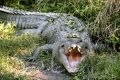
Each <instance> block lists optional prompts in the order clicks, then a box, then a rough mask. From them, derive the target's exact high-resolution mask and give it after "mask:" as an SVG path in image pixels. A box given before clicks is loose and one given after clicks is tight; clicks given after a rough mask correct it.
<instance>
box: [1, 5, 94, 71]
mask: <svg viewBox="0 0 120 80" xmlns="http://www.w3.org/2000/svg"><path fill="white" fill-rule="evenodd" d="M0 21H2V22H5V23H6V22H10V23H15V24H16V25H17V28H19V29H20V31H19V33H22V34H24V33H29V34H32V35H41V36H43V37H45V38H46V39H47V43H46V44H45V45H43V46H40V47H38V48H36V49H35V50H34V52H33V56H31V57H30V58H29V59H30V60H36V58H37V56H38V55H39V53H40V52H41V51H43V50H45V51H47V50H50V51H52V56H53V57H52V64H53V62H54V59H57V60H58V61H59V62H60V63H61V64H62V65H63V66H64V67H65V69H66V70H67V71H68V72H69V73H74V72H77V71H78V70H79V65H80V64H81V62H83V61H84V60H85V59H86V56H87V55H88V54H91V53H94V49H93V43H92V42H91V39H90V36H89V33H88V30H87V28H86V26H85V24H84V23H83V22H82V21H81V20H80V19H78V18H76V17H74V16H73V15H71V14H65V13H50V12H49V13H41V12H32V11H24V10H18V9H14V8H9V7H5V6H2V7H0Z"/></svg>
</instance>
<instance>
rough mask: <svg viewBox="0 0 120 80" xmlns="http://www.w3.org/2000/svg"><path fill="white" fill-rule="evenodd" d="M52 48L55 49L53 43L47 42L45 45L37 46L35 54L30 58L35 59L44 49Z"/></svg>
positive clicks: (30, 59)
mask: <svg viewBox="0 0 120 80" xmlns="http://www.w3.org/2000/svg"><path fill="white" fill-rule="evenodd" d="M52 49H53V45H52V44H45V45H43V46H40V47H38V48H36V49H35V51H34V52H33V56H32V57H30V58H29V61H35V60H36V59H37V57H38V55H39V53H40V52H41V51H44V50H45V51H47V50H52Z"/></svg>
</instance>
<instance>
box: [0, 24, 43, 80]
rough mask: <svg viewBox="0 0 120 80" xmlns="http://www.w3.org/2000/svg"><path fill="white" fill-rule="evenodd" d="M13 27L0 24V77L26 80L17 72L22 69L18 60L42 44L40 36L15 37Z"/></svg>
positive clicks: (22, 62)
mask: <svg viewBox="0 0 120 80" xmlns="http://www.w3.org/2000/svg"><path fill="white" fill-rule="evenodd" d="M14 26H15V25H13V24H10V23H8V24H7V25H4V24H3V23H0V72H1V74H0V76H2V78H1V79H2V80H18V79H19V80H26V78H25V76H23V75H22V76H21V75H19V73H18V72H17V71H19V70H21V69H23V68H24V66H25V64H24V61H23V60H22V59H20V58H23V57H25V56H30V55H31V52H33V50H34V49H35V48H36V47H37V46H39V45H41V44H43V42H44V41H43V39H42V38H41V37H40V36H32V35H28V34H26V35H21V36H16V35H15V29H14V28H13V27H14Z"/></svg>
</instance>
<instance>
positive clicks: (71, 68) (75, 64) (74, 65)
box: [65, 56, 85, 73]
mask: <svg viewBox="0 0 120 80" xmlns="http://www.w3.org/2000/svg"><path fill="white" fill-rule="evenodd" d="M84 58H85V56H83V57H81V59H80V61H77V62H76V61H74V62H71V63H69V62H68V65H67V66H66V67H65V68H66V69H67V71H68V72H69V73H75V72H77V71H78V69H79V65H80V63H81V62H82V61H83V59H84Z"/></svg>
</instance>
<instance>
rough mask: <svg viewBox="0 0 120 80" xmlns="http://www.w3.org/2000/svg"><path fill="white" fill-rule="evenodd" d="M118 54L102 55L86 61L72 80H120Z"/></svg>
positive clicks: (119, 55) (119, 54)
mask: <svg viewBox="0 0 120 80" xmlns="http://www.w3.org/2000/svg"><path fill="white" fill-rule="evenodd" d="M119 67H120V53H118V54H117V55H112V54H111V55H110V54H108V53H107V54H106V53H102V54H100V55H95V56H92V57H90V58H89V59H87V60H86V61H85V62H84V63H82V64H81V66H80V70H79V72H78V73H77V74H74V76H73V80H120V76H119V75H120V69H119Z"/></svg>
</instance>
